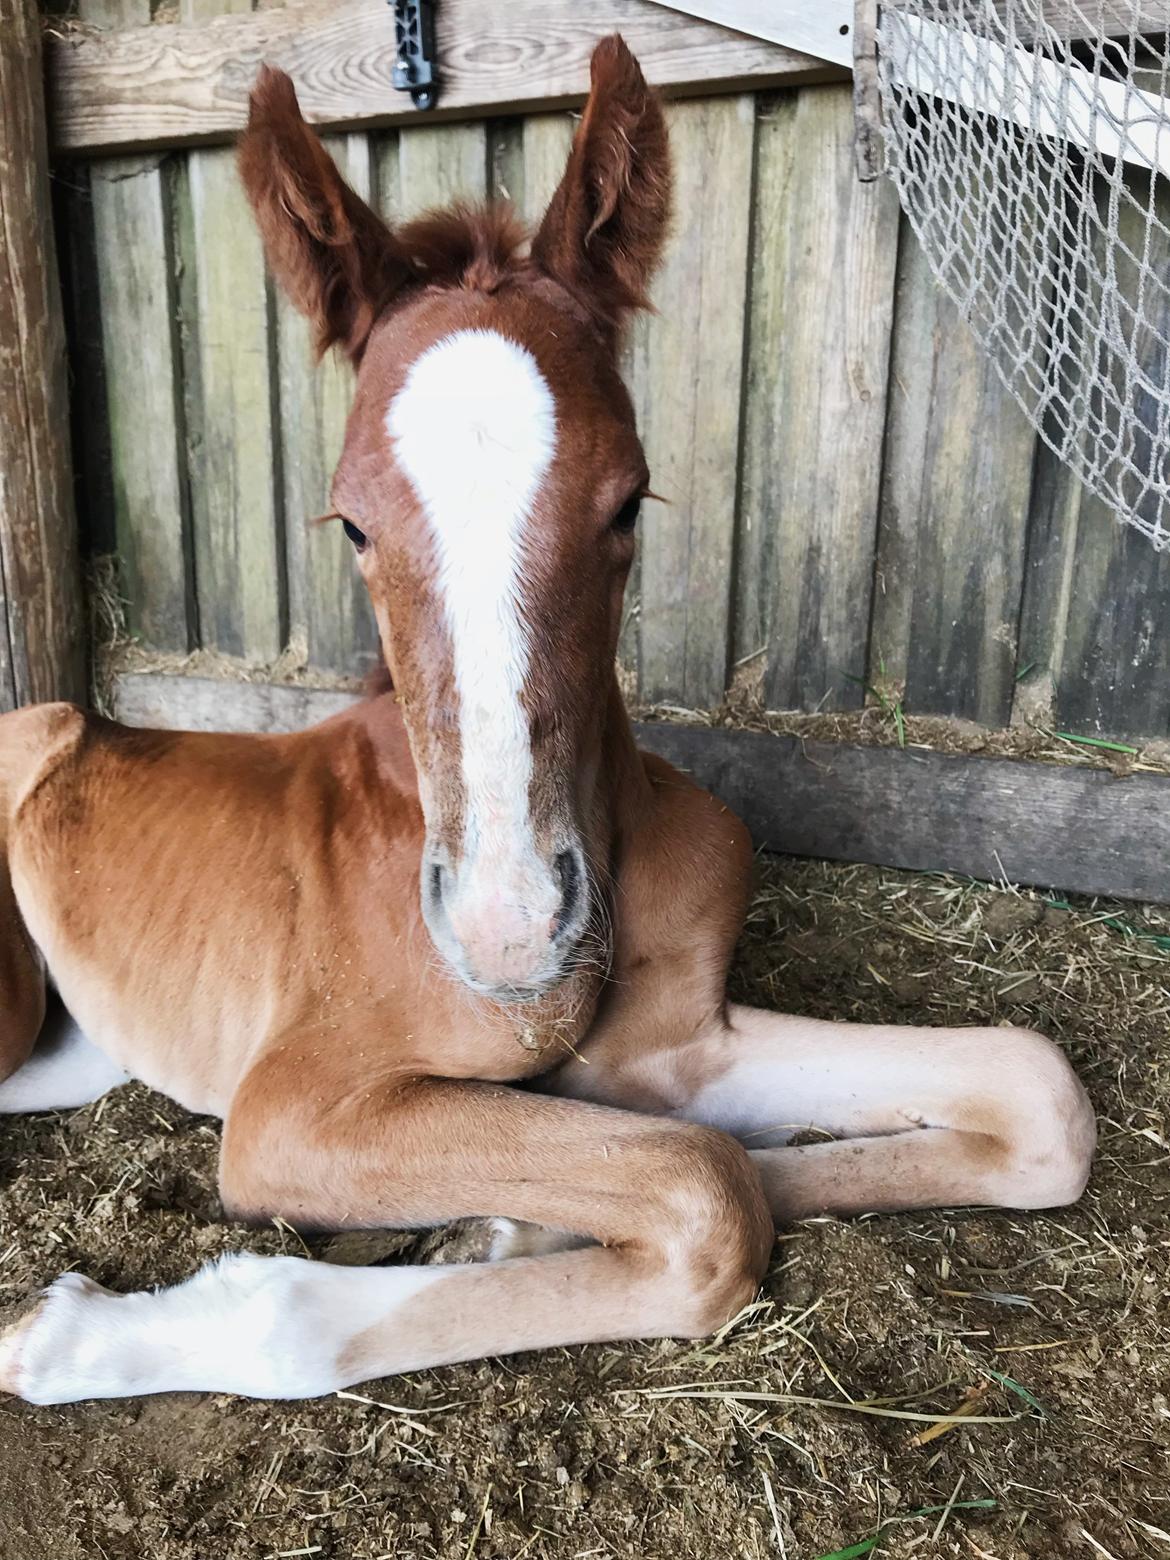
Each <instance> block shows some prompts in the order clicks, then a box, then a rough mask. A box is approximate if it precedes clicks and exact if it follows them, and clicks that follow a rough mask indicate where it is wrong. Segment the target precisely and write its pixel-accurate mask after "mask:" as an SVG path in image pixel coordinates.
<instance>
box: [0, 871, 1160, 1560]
mask: <svg viewBox="0 0 1170 1560" xmlns="http://www.w3.org/2000/svg"><path fill="white" fill-rule="evenodd" d="M1168 937H1170V915H1168V914H1167V913H1166V912H1163V911H1156V910H1146V911H1142V910H1135V909H1134V908H1133V907H1132V906H1130V907H1126V908H1125V909H1122V910H1117V909H1115V908H1114V907H1112V906H1104V905H1093V904H1089V903H1085V902H1081V903H1078V904H1077V905H1076V906H1075V907H1072V908H1067V909H1066V908H1061V907H1060V906H1059V905H1055V904H1048V903H1046V902H1045V899H1044V896H1041V895H1032V894H1021V893H1016V892H1014V891H1012V890H997V889H992V888H986V887H982V886H978V885H974V884H967V883H962V882H959V881H956V880H955V879H953V878H944V877H937V878H935V877H923V876H913V875H911V874H907V873H897V872H892V871H881V870H878V869H874V868H868V867H840V866H829V865H825V864H821V863H796V862H792V861H777V862H772V863H770V864H768V865H767V866H765V867H764V868H763V871H762V874H761V884H760V890H759V893H758V895H757V898H756V900H755V903H754V906H753V910H752V914H751V919H750V923H749V927H748V931H747V934H746V936H745V938H744V940H743V943H742V946H741V950H740V957H739V960H738V963H737V968H736V973H735V977H734V990H735V995H736V996H738V997H740V998H742V999H746V1000H751V1001H756V1002H759V1003H766V1004H770V1005H774V1006H781V1007H786V1008H790V1009H792V1010H794V1011H801V1012H806V1013H811V1014H816V1015H818V1016H825V1017H847V1018H857V1019H885V1020H896V1021H906V1022H909V1021H934V1022H945V1023H961V1022H969V1021H976V1020H978V1021H980V1022H985V1021H992V1022H997V1021H998V1022H1011V1023H1029V1024H1035V1025H1038V1026H1039V1027H1041V1028H1043V1029H1045V1030H1047V1031H1048V1032H1049V1033H1050V1034H1053V1035H1055V1036H1057V1037H1058V1038H1059V1039H1060V1041H1061V1042H1062V1044H1064V1045H1065V1046H1066V1047H1067V1049H1068V1051H1069V1053H1070V1055H1071V1056H1072V1058H1073V1060H1074V1062H1075V1064H1076V1066H1077V1067H1078V1069H1079V1071H1080V1073H1081V1075H1082V1077H1084V1078H1085V1080H1086V1082H1087V1084H1088V1086H1089V1088H1090V1090H1091V1092H1092V1094H1093V1097H1094V1102H1095V1104H1096V1106H1097V1109H1098V1111H1099V1113H1100V1118H1101V1123H1100V1124H1101V1147H1100V1154H1099V1158H1098V1163H1097V1170H1096V1173H1095V1176H1094V1179H1093V1184H1092V1187H1091V1189H1090V1191H1089V1193H1088V1195H1087V1196H1086V1198H1085V1200H1084V1201H1083V1202H1082V1203H1081V1204H1080V1205H1079V1206H1078V1207H1076V1208H1073V1209H1065V1210H1061V1211H1059V1212H1057V1213H1054V1214H1052V1215H1045V1214H1040V1215H1036V1214H1008V1213H980V1212H962V1213H957V1214H947V1213H932V1214H925V1215H923V1214H912V1215H901V1216H897V1217H890V1216H883V1217H876V1216H875V1217H870V1218H865V1219H858V1220H854V1221H851V1222H848V1223H845V1222H839V1221H837V1220H832V1219H814V1220H809V1221H807V1222H806V1223H804V1224H801V1225H799V1226H797V1227H795V1228H794V1229H791V1230H788V1231H785V1232H784V1234H783V1235H782V1237H781V1239H780V1241H779V1242H778V1244H777V1247H776V1256H775V1261H774V1264H773V1267H772V1271H771V1274H770V1276H769V1280H768V1283H767V1286H766V1290H765V1294H764V1296H763V1297H762V1299H761V1301H760V1302H759V1303H757V1304H756V1305H754V1306H752V1307H749V1308H748V1310H747V1311H745V1312H744V1314H743V1315H742V1316H741V1317H739V1318H737V1319H736V1321H735V1322H734V1323H733V1324H732V1325H731V1326H729V1327H728V1328H725V1329H724V1331H723V1332H722V1333H721V1334H720V1336H719V1337H718V1338H715V1339H712V1340H708V1341H705V1342H702V1343H697V1344H696V1343H661V1344H660V1343H653V1344H644V1345H638V1346H633V1347H625V1346H623V1347H596V1348H588V1349H578V1350H562V1351H555V1352H553V1353H549V1354H543V1355H530V1356H522V1357H520V1358H517V1359H511V1360H503V1361H493V1362H490V1363H481V1364H475V1365H469V1366H459V1367H453V1368H450V1369H446V1370H437V1371H427V1372H423V1373H420V1374H418V1375H412V1376H407V1377H403V1378H399V1379H395V1380H391V1381H386V1382H378V1383H370V1384H368V1385H364V1386H361V1387H358V1388H357V1389H355V1391H354V1392H352V1393H344V1394H339V1395H338V1396H337V1397H335V1398H331V1399H328V1400H325V1401H321V1402H313V1403H294V1404H278V1405H270V1404H263V1403H259V1404H257V1403H247V1402H242V1401H238V1400H235V1399H232V1398H224V1397H213V1398H200V1397H183V1396H178V1395H175V1396H169V1397H163V1398H155V1399H143V1400H141V1401H139V1402H130V1403H112V1404H87V1405H82V1406H80V1407H76V1408H67V1409H33V1408H28V1407H25V1406H23V1405H19V1404H13V1403H7V1404H4V1405H3V1406H2V1407H0V1555H3V1556H5V1557H9V1556H11V1557H12V1560H40V1557H44V1560H50V1557H51V1560H79V1557H81V1556H86V1557H91V1556H105V1557H108V1560H132V1557H133V1560H138V1557H140V1556H144V1555H149V1556H151V1557H157V1560H236V1557H240V1560H242V1557H248V1560H253V1557H261V1556H277V1555H289V1556H290V1555H306V1556H307V1555H319V1556H323V1557H330V1556H335V1557H341V1556H344V1557H346V1560H372V1557H374V1556H386V1557H390V1556H395V1557H397V1560H408V1557H411V1556H414V1557H418V1560H423V1557H429V1556H443V1557H448V1556H449V1557H458V1560H471V1557H475V1560H503V1557H519V1556H521V1555H528V1556H532V1557H538V1556H545V1555H548V1556H555V1557H557V1560H560V1557H562V1556H563V1557H568V1556H578V1555H580V1556H586V1555H598V1556H602V1555H604V1556H615V1555H616V1556H622V1557H631V1560H633V1557H638V1560H641V1557H647V1560H652V1557H657V1556H663V1557H666V1556H669V1557H670V1560H687V1557H696V1560H715V1557H719V1560H723V1557H725V1556H726V1557H740V1556H742V1557H744V1560H749V1557H750V1560H763V1557H764V1556H775V1555H784V1554H786V1555H787V1556H788V1557H789V1560H817V1557H822V1556H829V1555H834V1554H840V1553H844V1554H851V1555H861V1554H864V1553H877V1554H878V1555H881V1556H890V1557H893V1556H903V1555H911V1554H913V1555H916V1556H924V1557H931V1560H933V1557H935V1556H952V1555H953V1556H968V1557H970V1556H975V1557H978V1556H991V1557H994V1560H1020V1557H1023V1556H1028V1557H1031V1560H1050V1557H1053V1560H1058V1557H1061V1556H1065V1555H1068V1556H1084V1557H1089V1560H1092V1557H1094V1556H1098V1555H1113V1556H1115V1557H1117V1560H1122V1557H1136V1556H1141V1557H1146V1556H1154V1555H1160V1554H1170V1536H1168V1535H1170V1495H1168V1480H1167V1473H1166V1470H1167V1466H1168V1454H1170V1403H1168V1401H1167V1394H1168V1392H1170V1326H1168V1323H1167V1315H1168V1307H1170V1297H1168V1292H1170V1283H1168V1274H1170V1235H1168V1233H1167V1231H1168V1229H1170V1224H1168V1221H1167V1203H1168V1200H1170V1121H1168V1117H1170V1079H1168V1069H1167V1028H1168V1022H1167V1021H1168V1018H1170V943H1164V942H1162V941H1161V939H1163V938H1168ZM0 1130H2V1132H3V1139H2V1143H3V1146H2V1148H0V1160H2V1165H0V1175H2V1177H3V1181H4V1183H5V1190H4V1192H3V1194H2V1196H0V1301H3V1302H6V1303H15V1302H16V1301H18V1300H19V1298H20V1297H22V1296H24V1295H26V1294H27V1293H28V1291H29V1289H30V1288H31V1287H33V1286H35V1285H37V1284H40V1283H43V1282H45V1281H46V1280H48V1279H49V1278H51V1277H52V1276H53V1275H54V1274H55V1273H57V1272H58V1271H59V1270H60V1269H62V1268H65V1267H71V1266H78V1267H81V1268H83V1269H84V1270H85V1271H87V1272H89V1273H91V1274H93V1275H94V1276H95V1277H97V1278H99V1279H101V1280H102V1281H104V1282H106V1283H109V1284H111V1285H113V1286H115V1287H119V1288H126V1287H133V1286H137V1285H142V1284H148V1283H152V1282H159V1281H169V1280H172V1279H176V1278H179V1277H181V1276H182V1275H184V1274H186V1273H187V1272H189V1271H190V1270H191V1268H192V1267H193V1266H194V1265H195V1264H197V1263H198V1262H200V1261H202V1260H204V1259H205V1258H207V1257H209V1256H213V1255H215V1254H216V1253H218V1252H220V1251H223V1250H226V1249H230V1248H233V1247H240V1246H243V1245H247V1246H249V1247H251V1248H253V1249H256V1250H264V1251H280V1250H284V1251H299V1250H300V1249H301V1245H300V1242H299V1240H298V1238H297V1237H296V1236H295V1235H294V1234H293V1233H292V1232H291V1231H289V1230H287V1229H274V1230H270V1231H264V1232H261V1233H259V1234H251V1235H249V1234H245V1233H244V1232H241V1231H238V1230H235V1229H232V1228H229V1227H225V1226H223V1225H220V1224H216V1223H215V1222H214V1220H215V1218H216V1217H217V1210H216V1204H215V1196H214V1173H215V1158H216V1151H217V1146H218V1129H217V1128H216V1127H215V1125H214V1124H212V1123H209V1122H207V1121H205V1120H200V1119H198V1118H194V1117H190V1116H187V1115H185V1114H184V1113H183V1112H182V1111H181V1110H179V1109H178V1108H177V1107H175V1106H173V1105H171V1104H169V1103H168V1102H166V1101H164V1100H161V1099H159V1097H158V1096H155V1095H152V1094H150V1093H148V1092H147V1091H146V1090H144V1089H139V1088H134V1089H127V1090H125V1091H122V1092H121V1093H120V1094H118V1095H115V1096H112V1097H110V1098H109V1099H107V1100H106V1101H104V1102H100V1103H99V1104H98V1105H96V1106H93V1107H90V1108H88V1109H86V1110H83V1111H79V1112H76V1113H73V1114H60V1115H55V1116H40V1117H34V1118H25V1119H16V1118H8V1119H6V1120H5V1121H4V1122H3V1124H2V1128H0ZM475 1239H476V1232H475V1231H474V1230H467V1229H465V1230H462V1231H458V1232H456V1234H455V1236H451V1235H447V1234H444V1235H432V1236H429V1237H426V1238H425V1239H422V1240H419V1239H415V1238H412V1237H407V1236H402V1235H395V1234H387V1235H381V1234H374V1235H370V1236H355V1237H342V1238H335V1239H333V1240H332V1241H330V1240H322V1241H316V1242H313V1243H311V1244H312V1245H313V1247H314V1250H315V1251H316V1252H317V1253H318V1254H321V1255H325V1256H327V1257H328V1258H329V1259H330V1260H340V1261H347V1260H348V1261H369V1260H378V1259H384V1258H386V1257H395V1258H399V1257H401V1256H402V1255H403V1254H406V1255H408V1256H412V1257H413V1258H414V1259H416V1260H418V1259H422V1260H425V1259H427V1258H428V1257H433V1256H436V1255H439V1256H441V1255H444V1254H449V1253H450V1251H451V1249H452V1242H453V1241H454V1242H455V1244H456V1246H457V1247H460V1248H462V1249H468V1248H473V1247H474V1244H475ZM875 1537H876V1538H877V1540H878V1542H877V1544H876V1546H875V1545H874V1544H873V1543H872V1540H873V1539H874V1538H875Z"/></svg>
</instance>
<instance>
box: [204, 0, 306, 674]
mask: <svg viewBox="0 0 1170 1560" xmlns="http://www.w3.org/2000/svg"><path fill="white" fill-rule="evenodd" d="M250 8H251V7H250V5H249V3H248V0H227V3H224V0H182V6H181V17H182V20H183V21H184V22H201V21H206V20H209V19H210V18H211V17H212V16H215V15H218V14H220V13H221V12H222V11H226V10H244V11H246V10H249V9H250ZM187 181H188V182H187V189H188V193H189V202H190V211H189V222H190V235H191V239H192V242H193V246H194V248H193V251H192V252H191V253H189V254H187V255H185V256H184V262H185V264H190V265H191V266H193V268H194V272H195V287H194V295H195V296H194V304H195V311H196V312H195V318H194V320H193V321H191V322H190V332H191V342H192V346H193V348H194V352H195V355H196V357H197V359H198V365H197V370H196V372H195V373H194V374H192V373H190V371H188V381H189V383H190V384H191V385H192V389H193V392H194V393H193V394H192V395H191V397H190V398H189V417H188V421H189V435H190V443H191V447H192V518H193V529H194V539H195V578H196V587H197V596H198V604H199V620H200V630H201V639H202V643H203V644H204V645H205V646H208V647H210V648H214V649H218V650H223V651H227V652H229V653H231V654H236V655H243V656H246V657H248V658H249V659H252V660H260V661H267V660H272V659H274V658H275V657H276V656H277V655H278V654H279V653H280V650H281V648H282V646H283V642H284V621H283V619H284V595H285V587H284V578H283V551H284V548H283V542H282V538H281V536H280V529H281V524H280V522H281V515H280V508H279V500H278V493H279V487H280V482H279V476H278V473H277V458H278V441H277V437H276V427H275V419H274V414H273V405H272V402H273V380H274V376H273V372H272V361H271V356H270V350H269V349H270V330H269V316H270V294H269V288H268V282H267V277H266V275H265V268H264V256H263V252H262V249H261V246H260V237H259V234H258V232H257V230H256V225H255V223H254V221H253V220H252V214H251V211H250V209H249V207H248V203H247V200H246V198H245V196H244V192H243V189H242V188H241V186H240V182H239V179H238V177H237V175H236V166H235V152H234V149H232V148H230V147H223V148H216V149H215V150H211V151H196V152H192V153H191V155H190V159H189V162H188V167H187Z"/></svg>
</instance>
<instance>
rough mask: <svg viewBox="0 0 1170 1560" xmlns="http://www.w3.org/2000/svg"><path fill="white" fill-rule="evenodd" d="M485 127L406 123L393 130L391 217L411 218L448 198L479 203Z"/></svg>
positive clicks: (483, 181)
mask: <svg viewBox="0 0 1170 1560" xmlns="http://www.w3.org/2000/svg"><path fill="white" fill-rule="evenodd" d="M487 182H488V157H487V130H486V127H485V126H484V124H483V123H482V122H479V123H475V124H465V125H420V126H418V128H417V129H416V128H414V127H413V126H407V127H406V128H404V129H402V130H400V131H399V133H398V191H399V200H400V202H401V209H400V210H399V211H397V212H395V213H394V214H393V215H394V216H395V218H399V219H401V218H405V217H416V216H418V215H419V213H420V212H423V211H430V210H431V209H432V208H433V207H435V206H446V205H449V204H450V202H451V201H453V200H468V201H481V200H483V198H484V196H485V195H486V194H487Z"/></svg>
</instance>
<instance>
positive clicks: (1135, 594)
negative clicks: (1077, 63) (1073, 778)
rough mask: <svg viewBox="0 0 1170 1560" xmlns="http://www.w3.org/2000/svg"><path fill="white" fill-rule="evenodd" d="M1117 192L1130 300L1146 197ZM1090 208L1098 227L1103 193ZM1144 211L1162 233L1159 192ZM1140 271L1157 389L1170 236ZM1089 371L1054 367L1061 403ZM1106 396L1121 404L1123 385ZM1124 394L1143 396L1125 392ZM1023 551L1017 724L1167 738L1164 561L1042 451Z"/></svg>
mask: <svg viewBox="0 0 1170 1560" xmlns="http://www.w3.org/2000/svg"><path fill="white" fill-rule="evenodd" d="M1126 186H1127V189H1128V190H1129V193H1130V195H1131V196H1132V198H1133V200H1134V201H1136V202H1137V206H1136V207H1135V206H1134V205H1131V204H1130V202H1129V201H1126V200H1123V201H1121V202H1120V204H1119V206H1118V212H1117V221H1118V237H1119V239H1120V241H1121V244H1122V245H1123V246H1125V247H1124V248H1123V249H1121V250H1119V251H1118V252H1117V253H1116V254H1115V256H1114V265H1115V267H1116V272H1117V282H1118V285H1119V287H1120V288H1121V290H1122V292H1123V294H1124V295H1125V296H1127V297H1130V298H1133V297H1137V296H1138V295H1139V283H1138V275H1137V268H1136V266H1135V265H1134V262H1133V261H1132V260H1131V259H1130V258H1129V256H1130V255H1134V256H1138V255H1141V254H1142V253H1143V247H1144V243H1145V237H1146V234H1145V221H1144V216H1143V211H1144V209H1145V208H1146V207H1147V205H1148V203H1149V201H1150V195H1151V192H1150V181H1149V178H1148V176H1145V175H1142V174H1140V173H1138V172H1137V171H1136V170H1133V169H1129V170H1127V173H1126ZM1099 200H1100V204H1101V220H1102V223H1104V222H1105V218H1106V215H1107V214H1106V212H1105V209H1104V208H1105V204H1106V202H1107V200H1108V192H1107V190H1106V189H1104V188H1102V190H1101V191H1100V195H1099ZM1153 211H1154V214H1155V215H1156V216H1157V217H1158V219H1159V221H1160V222H1161V223H1162V224H1164V225H1165V224H1170V197H1168V196H1167V195H1166V193H1165V191H1164V190H1162V189H1160V188H1159V189H1158V190H1156V191H1155V192H1154V196H1153ZM1098 231H1100V229H1099V230H1098ZM1126 250H1128V254H1127V253H1126ZM1102 258H1103V245H1102ZM1148 263H1149V265H1150V268H1151V269H1152V270H1153V271H1154V273H1155V274H1156V275H1157V276H1158V277H1159V279H1160V281H1161V283H1162V286H1161V287H1154V286H1150V285H1149V284H1148V283H1147V285H1146V286H1144V287H1143V288H1142V289H1141V296H1142V299H1143V316H1144V318H1145V319H1146V320H1147V321H1148V323H1147V324H1146V325H1145V326H1144V327H1143V328H1142V329H1141V330H1140V332H1138V333H1137V334H1135V336H1134V348H1135V351H1136V355H1137V357H1138V360H1139V362H1140V364H1141V368H1142V373H1143V374H1144V375H1145V376H1148V382H1150V383H1153V384H1165V383H1166V382H1167V375H1168V373H1170V363H1168V361H1167V352H1166V347H1165V345H1164V342H1165V339H1166V337H1167V335H1168V334H1170V307H1168V306H1167V294H1166V291H1165V290H1164V289H1165V288H1166V287H1167V286H1170V238H1167V236H1166V233H1165V231H1159V230H1158V229H1156V228H1155V229H1153V230H1151V233H1150V237H1149V251H1148ZM1099 367H1100V366H1099V365H1098V364H1097V363H1095V362H1093V361H1091V360H1085V361H1072V362H1069V363H1067V364H1066V365H1064V371H1063V373H1062V382H1063V383H1064V385H1065V386H1066V387H1067V393H1068V394H1070V395H1073V394H1077V393H1088V392H1089V386H1088V384H1087V383H1086V381H1088V380H1089V379H1090V377H1091V376H1092V375H1094V374H1095V373H1097V372H1099ZM1078 381H1079V382H1078ZM1138 383H1139V385H1140V380H1139V382H1138ZM1114 388H1115V390H1116V391H1117V392H1118V393H1119V394H1120V396H1121V398H1122V400H1123V402H1124V400H1125V395H1126V389H1125V386H1124V385H1117V386H1115V387H1114ZM1129 393H1130V394H1131V395H1134V396H1140V395H1141V393H1142V392H1141V390H1140V388H1136V387H1135V388H1132V389H1131V390H1130V392H1129ZM1145 404H1146V406H1147V416H1149V417H1153V416H1154V415H1155V410H1154V406H1153V403H1152V402H1146V403H1145ZM1134 409H1135V410H1139V409H1140V403H1139V405H1138V406H1137V407H1135V408H1134ZM1136 447H1140V441H1138V444H1137V446H1136ZM1028 542H1029V545H1028V568H1027V581H1026V589H1025V593H1024V605H1023V611H1022V613H1021V622H1020V662H1021V667H1022V668H1024V669H1026V668H1028V666H1029V663H1034V664H1033V665H1032V668H1031V670H1030V672H1029V674H1028V677H1027V679H1026V681H1025V682H1022V684H1021V691H1020V696H1019V697H1018V698H1017V710H1016V716H1017V718H1021V719H1022V718H1028V717H1029V716H1032V717H1033V718H1036V717H1039V718H1041V719H1045V718H1047V719H1051V720H1053V721H1054V722H1055V723H1056V724H1057V725H1059V726H1061V727H1063V728H1068V729H1071V730H1073V731H1077V732H1082V733H1085V734H1089V735H1105V736H1130V737H1143V736H1160V735H1165V734H1166V733H1167V732H1168V731H1170V634H1168V633H1167V625H1168V624H1170V554H1168V553H1156V552H1154V550H1153V548H1152V547H1151V546H1150V544H1149V542H1148V541H1146V539H1145V537H1143V536H1142V535H1141V534H1140V533H1139V532H1138V531H1136V530H1134V529H1133V528H1132V527H1131V526H1127V525H1124V524H1122V523H1121V522H1120V521H1119V520H1118V519H1117V518H1116V516H1115V515H1114V513H1113V511H1112V510H1111V509H1109V508H1108V507H1107V506H1106V505H1105V504H1104V503H1103V502H1102V501H1101V500H1100V499H1098V498H1096V497H1094V496H1093V495H1092V494H1091V493H1089V492H1087V491H1086V489H1085V488H1084V487H1083V486H1082V485H1081V483H1080V481H1079V479H1078V478H1077V477H1076V476H1074V474H1073V473H1072V472H1071V471H1070V470H1069V469H1068V467H1066V466H1065V465H1063V464H1062V463H1061V462H1060V461H1059V460H1058V459H1057V458H1056V456H1055V455H1053V454H1052V453H1051V451H1050V450H1048V449H1047V447H1042V448H1041V449H1040V451H1039V453H1038V455H1037V461H1036V483H1035V492H1034V497H1033V504H1032V515H1031V522H1030V527H1029V539H1028Z"/></svg>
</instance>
